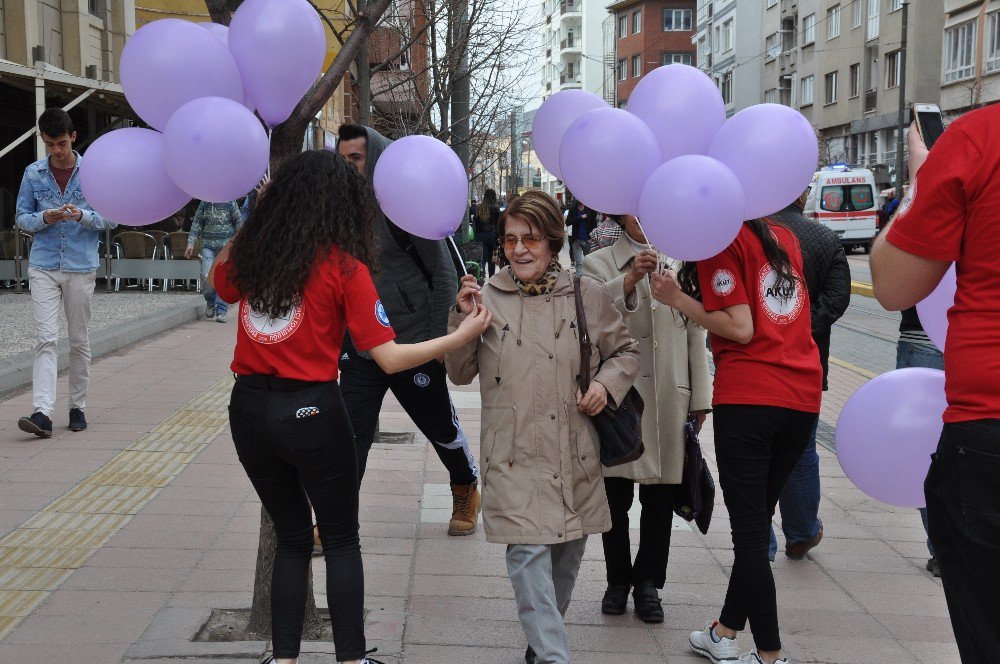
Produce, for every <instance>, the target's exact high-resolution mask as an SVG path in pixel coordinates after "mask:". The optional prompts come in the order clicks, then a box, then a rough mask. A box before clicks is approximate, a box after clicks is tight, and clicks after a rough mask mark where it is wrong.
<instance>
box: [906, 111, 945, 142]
mask: <svg viewBox="0 0 1000 664" xmlns="http://www.w3.org/2000/svg"><path fill="white" fill-rule="evenodd" d="M910 119H911V120H912V121H913V122H916V124H917V131H919V132H920V138H922V139H923V141H924V145H926V146H927V149H928V150H930V149H931V148H932V147H934V143H935V142H936V141H937V139H939V138H940V137H941V134H943V133H944V122H943V121H942V120H941V108H940V107H939V106H938V105H937V104H913V106H911V107H910Z"/></svg>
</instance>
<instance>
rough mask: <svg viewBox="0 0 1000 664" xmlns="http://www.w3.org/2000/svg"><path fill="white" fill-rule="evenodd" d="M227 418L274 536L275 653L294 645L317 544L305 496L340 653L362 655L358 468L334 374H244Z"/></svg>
mask: <svg viewBox="0 0 1000 664" xmlns="http://www.w3.org/2000/svg"><path fill="white" fill-rule="evenodd" d="M313 412H315V413H316V414H310V413H313ZM229 424H230V427H231V429H232V433H233V442H234V443H235V444H236V453H237V454H238V455H239V458H240V463H242V464H243V468H244V470H246V473H247V476H248V477H249V478H250V481H251V482H252V483H253V487H254V489H256V490H257V495H259V496H260V500H261V503H262V504H263V505H264V509H266V510H267V513H268V514H269V515H270V517H271V519H272V520H273V521H274V531H275V535H276V536H277V550H276V552H275V556H274V575H273V577H272V580H271V624H272V627H271V630H272V639H273V641H274V656H275V657H276V658H294V657H298V655H299V646H300V644H301V640H302V625H303V620H304V617H305V606H306V590H307V585H306V584H307V580H308V574H309V564H310V559H311V556H312V549H313V520H312V514H311V512H310V508H309V505H310V503H311V504H312V507H313V509H315V510H316V524H317V525H318V526H319V537H320V540H321V541H322V542H323V553H324V555H325V557H326V592H327V599H328V601H329V605H330V618H331V621H332V623H333V642H334V646H335V647H336V650H337V659H338V661H344V660H352V659H361V658H362V657H364V655H365V631H364V596H365V582H364V569H363V567H362V563H361V542H360V539H359V537H358V474H357V471H356V468H357V466H356V463H355V453H354V437H353V435H352V432H351V423H350V421H349V420H348V418H347V411H346V410H345V409H344V402H343V400H342V399H341V396H340V389H339V388H338V387H337V384H336V383H306V382H303V381H289V380H283V379H280V378H275V377H272V376H240V377H238V378H237V383H236V386H235V387H234V388H233V394H232V398H231V400H230V403H229Z"/></svg>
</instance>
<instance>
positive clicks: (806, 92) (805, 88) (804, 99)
mask: <svg viewBox="0 0 1000 664" xmlns="http://www.w3.org/2000/svg"><path fill="white" fill-rule="evenodd" d="M812 103H813V77H812V76H806V77H805V78H803V79H802V81H801V82H800V83H799V106H809V105H810V104H812Z"/></svg>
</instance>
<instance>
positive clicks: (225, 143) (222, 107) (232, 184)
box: [163, 97, 270, 203]
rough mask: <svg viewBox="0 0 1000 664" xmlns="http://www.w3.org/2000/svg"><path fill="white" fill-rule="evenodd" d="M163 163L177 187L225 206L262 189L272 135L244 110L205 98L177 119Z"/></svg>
mask: <svg viewBox="0 0 1000 664" xmlns="http://www.w3.org/2000/svg"><path fill="white" fill-rule="evenodd" d="M163 146H164V147H163V163H164V165H165V166H166V169H167V173H169V174H170V177H171V179H173V181H174V182H175V183H177V186H178V187H180V188H181V189H183V190H184V191H186V192H187V193H188V194H190V195H191V196H194V197H195V198H197V199H200V200H203V201H212V202H215V203H224V202H226V201H231V200H234V199H237V198H239V197H240V196H243V195H244V194H246V193H247V192H248V191H250V190H251V189H253V188H254V187H255V186H257V183H258V182H260V179H261V178H262V177H263V176H264V173H265V172H266V171H267V162H268V159H269V157H270V145H269V143H268V140H267V132H265V131H264V127H263V126H262V125H261V124H260V120H258V119H257V118H256V117H255V116H254V114H253V113H251V112H250V111H248V110H247V109H246V108H245V107H244V106H243V105H242V104H240V103H239V102H235V101H233V100H232V99H224V98H222V97H203V98H201V99H195V100H194V101H192V102H189V103H187V104H185V105H184V106H182V107H181V108H180V110H178V111H177V112H176V113H174V115H173V117H172V118H170V122H168V123H167V130H166V131H165V132H163Z"/></svg>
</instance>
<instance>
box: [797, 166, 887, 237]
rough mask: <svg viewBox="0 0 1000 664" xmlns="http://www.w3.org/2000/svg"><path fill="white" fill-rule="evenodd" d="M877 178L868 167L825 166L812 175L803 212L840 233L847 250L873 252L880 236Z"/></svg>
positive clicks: (838, 234)
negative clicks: (872, 249) (876, 236)
mask: <svg viewBox="0 0 1000 664" xmlns="http://www.w3.org/2000/svg"><path fill="white" fill-rule="evenodd" d="M877 201H878V199H877V198H876V197H875V176H874V175H873V174H872V172H871V171H870V170H868V169H867V168H858V167H855V166H850V165H847V164H834V165H832V166H825V167H824V168H822V169H821V170H819V171H817V172H816V174H815V175H813V180H812V184H810V185H809V196H808V197H807V198H806V207H805V210H804V211H803V214H805V216H806V217H808V218H809V219H813V220H815V221H817V222H819V223H821V224H823V225H824V226H826V227H827V228H829V229H830V230H832V231H833V232H834V233H836V234H837V237H839V238H840V243H841V244H842V245H844V249H845V250H846V251H847V252H848V253H850V251H851V250H853V249H855V248H858V247H861V248H862V249H864V251H865V253H868V251H869V250H870V249H871V243H872V240H873V239H874V238H875V235H876V233H878V214H877V213H878V205H877Z"/></svg>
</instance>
